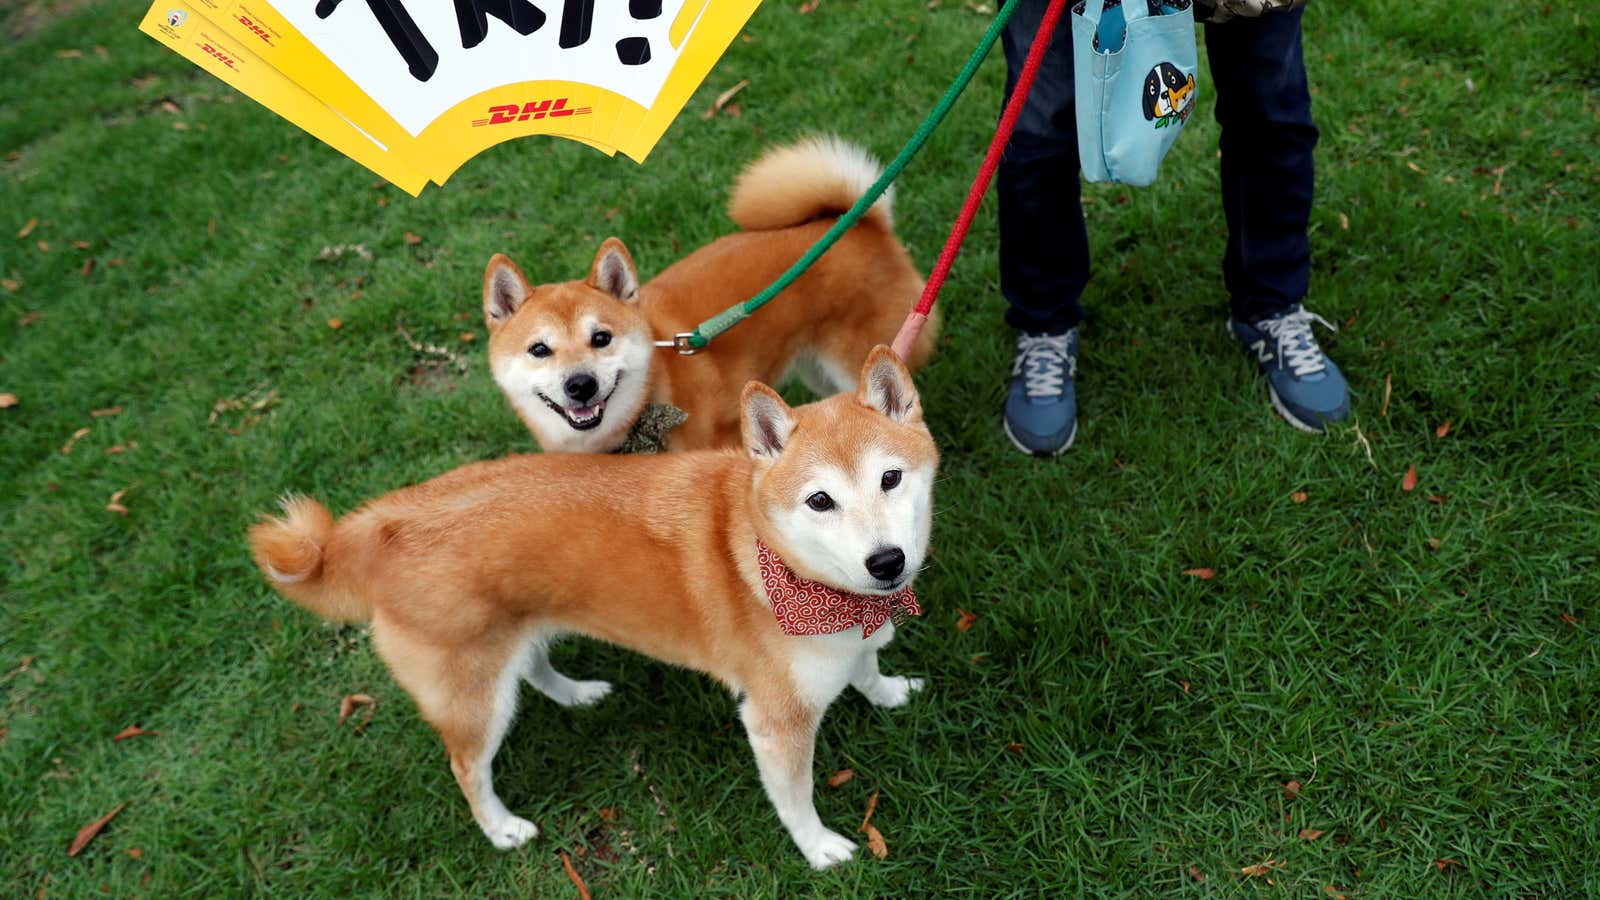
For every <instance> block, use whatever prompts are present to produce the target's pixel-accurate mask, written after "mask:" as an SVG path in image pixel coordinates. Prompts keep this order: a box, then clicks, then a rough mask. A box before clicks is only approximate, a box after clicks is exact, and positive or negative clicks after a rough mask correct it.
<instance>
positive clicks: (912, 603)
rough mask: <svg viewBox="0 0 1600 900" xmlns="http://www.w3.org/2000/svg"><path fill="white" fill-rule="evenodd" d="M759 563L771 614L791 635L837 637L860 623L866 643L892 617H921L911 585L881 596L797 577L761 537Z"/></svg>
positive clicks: (757, 553)
mask: <svg viewBox="0 0 1600 900" xmlns="http://www.w3.org/2000/svg"><path fill="white" fill-rule="evenodd" d="M756 561H757V562H758V563H760V566H761V584H762V586H763V587H765V588H766V591H767V600H769V601H770V602H771V603H772V614H773V615H774V616H776V617H777V619H778V627H779V628H780V629H782V630H783V633H784V634H787V635H793V636H800V635H812V634H837V633H838V632H841V631H847V630H849V629H851V628H854V627H856V626H857V625H859V626H861V639H862V640H866V639H867V638H869V637H871V636H872V633H873V632H874V631H877V630H878V629H879V628H882V627H883V623H884V622H887V621H889V620H890V619H891V618H892V619H894V620H895V621H896V622H899V621H901V620H902V619H903V618H904V617H906V616H920V615H922V607H921V606H918V605H917V595H916V594H914V593H912V591H911V586H910V585H906V586H905V587H903V588H901V589H900V590H898V591H895V592H894V593H892V594H887V595H885V596H881V597H880V596H877V595H873V594H851V593H847V592H845V591H841V590H839V589H838V588H831V587H828V586H827V585H825V584H823V583H822V582H820V581H812V580H811V579H809V578H802V577H800V576H799V575H797V574H795V571H794V570H793V569H791V568H789V566H788V564H786V563H785V562H784V561H783V560H782V559H781V558H780V557H779V556H778V554H776V553H774V552H772V548H771V547H768V546H767V545H766V544H765V543H763V542H762V540H761V539H760V538H756Z"/></svg>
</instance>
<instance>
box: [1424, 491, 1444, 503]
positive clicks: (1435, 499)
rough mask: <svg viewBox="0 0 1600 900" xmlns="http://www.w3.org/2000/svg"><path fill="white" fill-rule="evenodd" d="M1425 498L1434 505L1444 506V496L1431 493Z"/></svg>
mask: <svg viewBox="0 0 1600 900" xmlns="http://www.w3.org/2000/svg"><path fill="white" fill-rule="evenodd" d="M1424 499H1426V500H1427V501H1428V502H1429V503H1432V504H1433V505H1434V506H1443V505H1444V498H1443V497H1441V496H1439V495H1438V494H1429V495H1428V496H1427V497H1425V498H1424Z"/></svg>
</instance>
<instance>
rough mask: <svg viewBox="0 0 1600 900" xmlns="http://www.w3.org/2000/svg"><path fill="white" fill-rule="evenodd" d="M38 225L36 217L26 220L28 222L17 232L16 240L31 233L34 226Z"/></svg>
mask: <svg viewBox="0 0 1600 900" xmlns="http://www.w3.org/2000/svg"><path fill="white" fill-rule="evenodd" d="M38 227H39V220H38V219H29V220H28V224H26V225H24V226H22V230H21V231H18V232H17V240H19V241H20V240H22V239H23V238H25V237H27V236H28V235H30V234H33V230H34V229H35V228H38Z"/></svg>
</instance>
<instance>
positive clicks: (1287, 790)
mask: <svg viewBox="0 0 1600 900" xmlns="http://www.w3.org/2000/svg"><path fill="white" fill-rule="evenodd" d="M1283 796H1284V799H1286V800H1293V799H1294V798H1296V797H1298V796H1300V782H1298V781H1289V782H1285V783H1284V785H1283Z"/></svg>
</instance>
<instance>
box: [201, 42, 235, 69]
mask: <svg viewBox="0 0 1600 900" xmlns="http://www.w3.org/2000/svg"><path fill="white" fill-rule="evenodd" d="M200 49H201V50H204V51H205V52H207V53H209V54H211V55H212V56H214V57H216V58H217V59H218V60H220V61H221V62H222V64H223V65H225V66H227V67H228V68H230V69H237V68H238V66H235V65H234V64H233V57H231V56H229V55H228V54H226V53H223V52H222V51H221V50H218V49H217V48H215V47H213V46H211V45H210V44H207V43H204V42H201V44H200Z"/></svg>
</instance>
